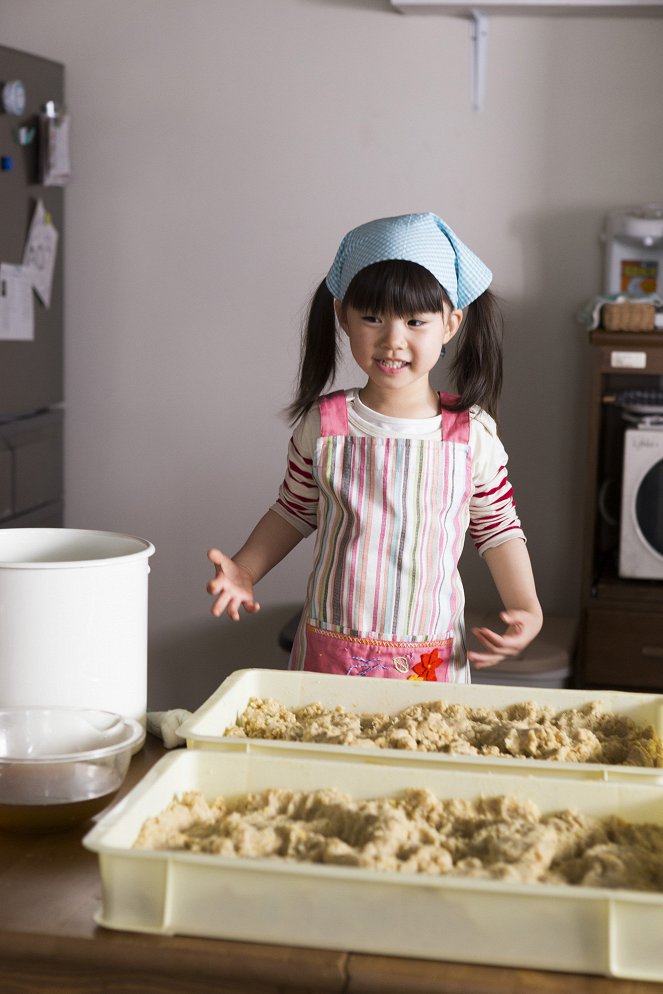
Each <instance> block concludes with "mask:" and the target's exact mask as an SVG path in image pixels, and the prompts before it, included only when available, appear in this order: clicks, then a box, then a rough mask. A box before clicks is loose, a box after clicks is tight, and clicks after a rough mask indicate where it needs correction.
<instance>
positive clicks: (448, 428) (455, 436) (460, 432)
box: [440, 392, 470, 445]
mask: <svg viewBox="0 0 663 994" xmlns="http://www.w3.org/2000/svg"><path fill="white" fill-rule="evenodd" d="M457 399H458V394H455V393H442V392H441V393H440V400H441V402H442V405H443V406H442V438H443V440H444V441H445V442H460V443H461V445H468V444H469V441H470V412H469V410H467V411H448V410H446V409H445V407H444V404H452V403H453V402H454V401H455V400H457Z"/></svg>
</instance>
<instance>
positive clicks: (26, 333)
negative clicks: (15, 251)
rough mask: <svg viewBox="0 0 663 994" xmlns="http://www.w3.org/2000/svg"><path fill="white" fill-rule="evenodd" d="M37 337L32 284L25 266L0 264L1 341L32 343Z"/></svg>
mask: <svg viewBox="0 0 663 994" xmlns="http://www.w3.org/2000/svg"><path fill="white" fill-rule="evenodd" d="M34 337H35V323H34V309H33V303H32V283H31V282H30V277H29V275H28V271H27V269H26V267H25V266H11V265H9V264H8V263H5V262H3V263H1V264H0V341H5V342H31V341H33V339H34Z"/></svg>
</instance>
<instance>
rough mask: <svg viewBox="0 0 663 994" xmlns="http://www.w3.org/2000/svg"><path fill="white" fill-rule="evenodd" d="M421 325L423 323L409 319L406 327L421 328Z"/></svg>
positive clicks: (415, 319) (417, 319)
mask: <svg viewBox="0 0 663 994" xmlns="http://www.w3.org/2000/svg"><path fill="white" fill-rule="evenodd" d="M423 324H424V322H423V321H421V320H420V319H419V318H410V320H409V321H408V325H409V327H410V328H421V327H422V326H423Z"/></svg>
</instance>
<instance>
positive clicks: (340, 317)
mask: <svg viewBox="0 0 663 994" xmlns="http://www.w3.org/2000/svg"><path fill="white" fill-rule="evenodd" d="M334 311H335V312H336V320H337V321H338V323H339V326H340V327H341V328H342V329H343V331H344V332H345V334H346V335H347V333H348V323H347V321H346V320H345V317H344V314H343V304H342V303H341V301H340V300H337V299H336V297H334Z"/></svg>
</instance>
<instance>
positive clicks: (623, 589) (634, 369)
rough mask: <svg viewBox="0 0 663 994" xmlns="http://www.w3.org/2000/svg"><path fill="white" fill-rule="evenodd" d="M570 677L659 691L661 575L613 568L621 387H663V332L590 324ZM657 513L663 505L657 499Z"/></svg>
mask: <svg viewBox="0 0 663 994" xmlns="http://www.w3.org/2000/svg"><path fill="white" fill-rule="evenodd" d="M590 349H591V382H590V390H589V405H590V416H589V437H588V449H587V468H586V474H587V475H586V501H585V508H584V523H585V527H584V550H583V558H582V595H581V596H582V603H581V627H580V638H579V649H578V659H577V664H576V671H575V682H576V683H577V684H578V685H579V686H582V687H588V688H591V687H600V688H612V689H617V690H631V691H655V692H658V691H660V692H663V581H662V580H641V579H625V578H623V577H620V576H619V569H618V555H619V536H620V516H621V486H622V473H623V447H624V432H625V430H626V428H627V427H628V424H627V423H626V422H625V421H624V418H623V411H622V409H621V407H620V406H619V405H618V403H616V400H618V395H619V394H620V393H621V392H623V391H626V390H639V391H660V390H663V334H661V333H660V332H647V333H631V332H606V331H599V330H597V331H593V332H591V335H590ZM659 513H663V507H661V508H660V510H659Z"/></svg>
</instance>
